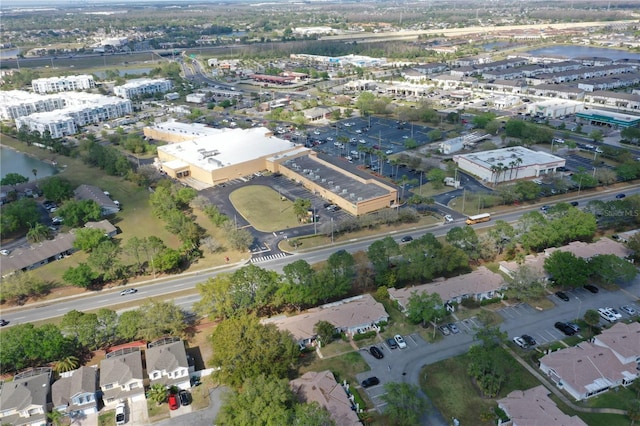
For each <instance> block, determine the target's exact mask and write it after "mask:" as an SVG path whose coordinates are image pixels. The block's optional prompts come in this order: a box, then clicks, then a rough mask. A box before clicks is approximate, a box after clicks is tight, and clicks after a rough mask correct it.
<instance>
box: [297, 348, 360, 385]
mask: <svg viewBox="0 0 640 426" xmlns="http://www.w3.org/2000/svg"><path fill="white" fill-rule="evenodd" d="M305 356H306V359H305V362H304V364H303V365H302V366H301V367H300V370H299V373H300V375H303V374H304V373H306V372H307V371H324V370H329V371H331V372H332V373H333V375H334V376H335V377H336V380H337V381H338V382H341V381H342V380H345V379H346V380H347V381H348V382H350V383H351V384H356V383H357V380H356V374H358V373H362V372H364V371H369V370H370V368H369V364H367V362H366V361H365V360H364V358H362V355H360V354H359V353H358V352H349V353H347V354H344V355H339V356H336V357H333V358H325V359H319V358H318V357H317V356H316V354H315V353H311V352H310V353H307V354H306V355H305Z"/></svg>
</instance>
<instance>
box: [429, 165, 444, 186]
mask: <svg viewBox="0 0 640 426" xmlns="http://www.w3.org/2000/svg"><path fill="white" fill-rule="evenodd" d="M445 176H446V175H445V172H444V170H442V169H439V168H437V167H434V168H433V169H431V170H429V173H427V178H428V179H429V182H431V186H432V187H433V189H441V188H442V187H443V186H444V178H445Z"/></svg>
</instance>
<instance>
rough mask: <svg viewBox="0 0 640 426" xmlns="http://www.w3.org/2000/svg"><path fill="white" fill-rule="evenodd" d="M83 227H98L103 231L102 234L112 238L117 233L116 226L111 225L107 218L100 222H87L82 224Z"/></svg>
mask: <svg viewBox="0 0 640 426" xmlns="http://www.w3.org/2000/svg"><path fill="white" fill-rule="evenodd" d="M84 227H85V228H89V229H100V230H101V231H104V235H106V236H107V237H109V238H113V237H115V236H116V235H117V234H118V228H116V227H115V226H113V225H112V224H111V222H109V221H108V220H107V219H104V220H101V221H100V222H87V223H85V224H84Z"/></svg>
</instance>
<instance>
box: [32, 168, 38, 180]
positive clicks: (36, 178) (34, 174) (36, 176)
mask: <svg viewBox="0 0 640 426" xmlns="http://www.w3.org/2000/svg"><path fill="white" fill-rule="evenodd" d="M31 173H33V179H34V180H35V181H36V183H38V169H31Z"/></svg>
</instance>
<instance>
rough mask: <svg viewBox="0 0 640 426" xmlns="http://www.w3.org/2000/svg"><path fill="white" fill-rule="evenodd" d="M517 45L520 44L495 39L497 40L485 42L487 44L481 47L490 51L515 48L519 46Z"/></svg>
mask: <svg viewBox="0 0 640 426" xmlns="http://www.w3.org/2000/svg"><path fill="white" fill-rule="evenodd" d="M517 46H518V45H517V44H515V43H510V42H508V41H495V42H492V43H485V44H483V45H481V46H480V47H481V48H482V49H483V50H484V51H485V52H490V51H492V50H499V49H506V48H514V47H517Z"/></svg>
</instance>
